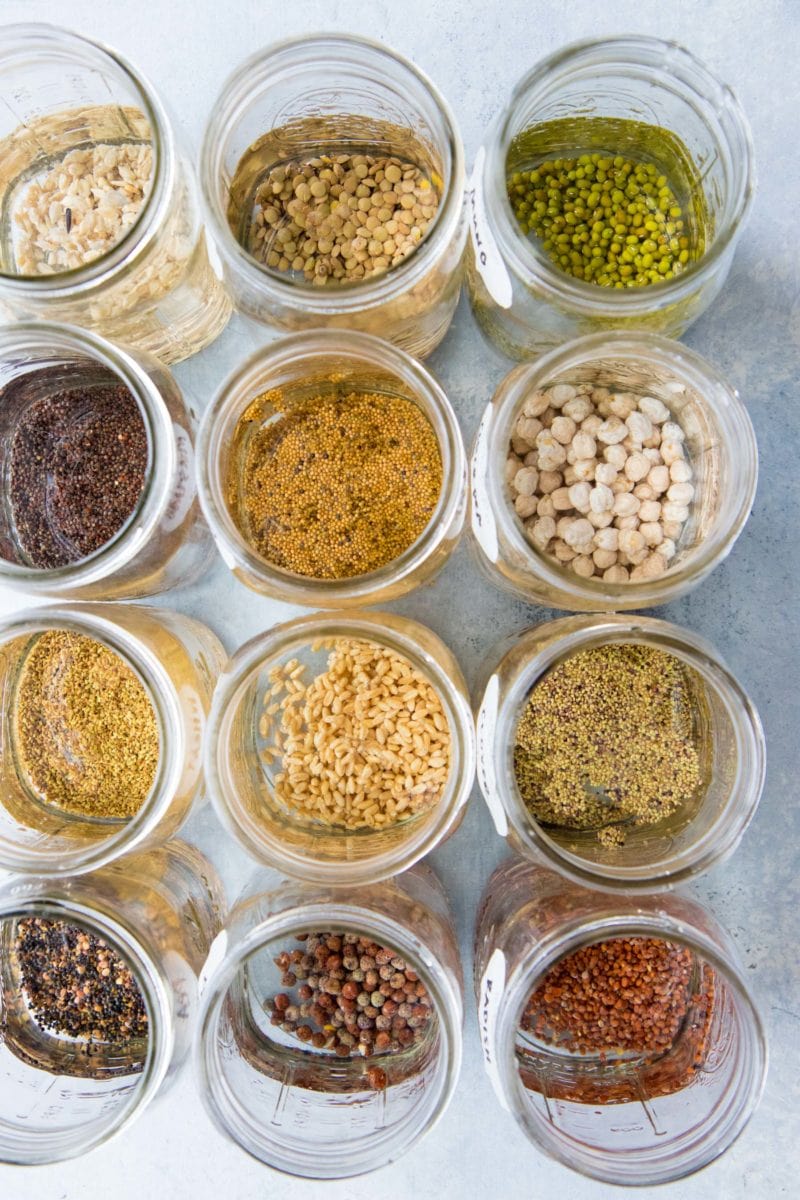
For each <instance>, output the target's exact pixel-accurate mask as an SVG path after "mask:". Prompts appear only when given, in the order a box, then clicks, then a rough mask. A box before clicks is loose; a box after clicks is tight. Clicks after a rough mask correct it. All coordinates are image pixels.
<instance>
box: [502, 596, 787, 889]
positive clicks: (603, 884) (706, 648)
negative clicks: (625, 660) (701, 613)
mask: <svg viewBox="0 0 800 1200" xmlns="http://www.w3.org/2000/svg"><path fill="white" fill-rule="evenodd" d="M537 635H538V637H539V638H541V639H544V640H541V641H540V640H538V638H537ZM525 636H526V635H523V637H525ZM528 636H531V639H532V643H533V644H532V653H530V654H528V655H526V657H525V660H524V661H523V662H520V663H519V665H517V666H516V668H514V669H513V674H512V675H511V678H510V679H509V681H508V684H507V692H506V696H505V698H504V701H503V706H502V710H501V712H500V713H498V716H497V722H496V728H495V730H494V733H493V737H492V744H491V747H489V748H487V751H486V752H487V754H491V755H492V756H493V758H494V762H495V768H494V769H495V771H496V774H497V785H498V788H499V791H500V799H501V803H502V805H503V809H504V810H505V815H506V818H507V821H508V823H509V825H510V826H511V827H512V828H513V830H514V833H515V835H516V837H517V839H518V840H519V843H521V845H522V847H524V851H523V852H524V853H525V854H527V855H529V856H531V855H532V856H533V857H535V858H537V859H541V858H542V857H543V858H544V859H545V861H546V862H547V863H548V865H549V866H550V867H554V868H555V869H557V871H558V872H559V873H560V874H561V875H566V876H567V878H569V879H571V880H573V881H574V882H576V883H580V884H583V885H584V886H586V885H589V886H591V887H594V888H599V889H601V890H608V891H616V890H617V889H619V888H622V889H624V890H627V891H634V892H642V891H651V892H652V891H661V890H664V889H669V888H672V887H674V886H676V885H677V884H679V883H681V882H685V881H686V880H688V879H691V878H693V877H695V876H696V875H699V874H700V873H702V872H703V871H706V870H708V869H709V868H710V867H711V866H714V865H717V864H718V863H720V862H722V861H724V859H726V858H727V857H728V856H729V855H730V854H732V853H733V851H734V850H735V849H736V847H737V846H738V844H739V841H740V840H741V838H742V836H743V834H744V832H745V830H746V829H747V826H748V825H749V823H750V821H751V820H752V818H753V815H754V814H755V810H756V808H757V806H758V801H759V799H760V796H761V791H762V789H763V785H764V778H765V773H766V762H765V752H764V734H763V730H762V727H761V722H760V719H759V716H758V713H757V711H756V709H755V708H754V706H753V704H752V702H751V700H750V698H749V697H748V696H747V694H746V692H745V691H744V690H743V689H742V687H741V686H740V684H739V683H738V682H737V680H736V679H735V678H734V677H733V676H732V675H731V674H730V673H729V672H728V670H727V669H726V668H725V666H724V665H723V664H722V663H721V662H720V661H719V660H718V658H717V657H716V654H715V651H714V650H713V648H712V647H711V645H710V644H709V643H708V642H706V641H705V639H704V638H701V637H699V636H698V635H696V634H694V633H692V632H690V631H689V630H685V629H681V628H679V627H678V626H675V625H671V624H669V623H668V622H666V621H660V620H656V619H655V618H651V617H640V618H635V617H632V618H630V619H628V618H625V617H622V616H618V617H617V616H613V615H609V616H608V617H604V616H599V617H596V618H594V619H588V618H582V617H565V618H561V619H559V620H556V621H552V622H547V623H546V624H545V625H544V626H539V627H538V628H537V629H534V630H532V631H531V633H530V635H528ZM624 644H635V645H643V646H649V647H651V648H653V649H655V650H659V651H662V652H664V653H667V654H669V655H671V656H672V657H674V658H675V659H677V660H679V661H680V662H682V663H683V664H685V666H686V667H688V668H689V669H690V671H691V672H692V673H693V675H695V676H696V677H697V679H698V681H699V683H700V686H701V687H702V688H703V689H704V690H705V691H706V693H707V695H708V696H712V697H713V699H714V702H715V703H716V704H718V705H719V707H720V711H721V712H722V713H723V714H724V716H725V719H726V720H727V721H728V722H729V730H728V733H729V736H730V738H731V740H732V742H733V744H734V746H735V770H734V773H733V774H732V776H731V777H730V778H728V779H727V787H726V790H725V793H724V795H722V796H721V797H719V798H717V801H716V809H715V811H712V812H711V813H710V814H708V812H706V813H705V814H704V808H707V805H708V804H709V803H710V801H709V799H708V797H709V789H710V786H711V783H712V780H711V779H709V780H707V781H706V782H705V784H704V785H703V791H702V793H701V795H700V796H699V797H698V800H699V803H698V805H697V810H696V812H694V813H693V814H690V816H689V820H688V823H687V824H686V826H685V829H684V830H683V831H678V832H670V833H664V834H659V832H658V828H657V826H656V827H653V829H652V830H651V831H650V832H649V833H648V837H647V842H648V846H647V851H648V853H647V855H645V856H644V861H640V862H634V863H630V862H629V863H628V864H626V863H625V862H624V861H620V860H622V859H624V857H625V853H624V852H625V846H623V847H622V848H621V850H611V851H605V852H603V853H602V854H601V853H600V844H599V843H598V844H597V846H596V847H595V846H594V845H592V847H591V848H592V850H593V851H594V852H595V854H596V857H589V855H588V854H587V853H581V852H579V851H578V850H576V849H571V848H570V846H569V845H567V844H563V843H562V841H561V840H560V839H559V836H558V833H557V830H556V828H555V827H550V828H548V827H546V826H544V825H543V824H541V823H540V822H539V821H538V820H537V818H536V817H535V816H533V815H532V814H531V813H530V812H529V811H528V809H527V808H526V805H525V803H524V801H523V799H522V796H521V794H520V791H519V787H518V785H517V782H516V777H515V774H514V767H513V761H512V760H513V746H514V743H515V738H516V729H517V725H518V722H519V719H520V717H521V715H522V713H523V711H524V709H525V705H526V703H527V701H528V698H529V697H530V695H531V692H532V690H533V688H534V687H535V686H536V684H537V683H538V682H539V681H540V680H541V679H542V678H543V677H544V676H545V675H546V674H547V673H548V672H549V671H551V670H552V669H553V668H554V667H556V666H558V665H560V664H561V663H563V662H565V661H567V660H568V659H570V658H572V657H573V656H574V655H575V654H578V653H580V652H582V651H587V650H591V649H596V648H598V647H601V646H606V645H624ZM512 653H514V651H512ZM694 703H695V701H694V699H693V704H694ZM707 737H708V738H709V742H710V746H711V751H712V752H713V749H714V740H715V738H716V734H715V732H714V730H712V729H709V731H708V733H707ZM715 765H716V764H715ZM704 816H705V817H707V818H708V824H707V825H706V826H705V828H702V827H700V826H699V824H698V823H699V822H700V820H701V818H703V817H704ZM634 830H635V826H634ZM573 832H575V831H571V830H565V831H564V833H565V834H570V835H571V834H572V833H573ZM590 832H591V831H590ZM681 833H685V837H684V838H683V843H684V844H683V845H680V841H681ZM657 837H660V838H661V839H662V840H663V845H662V846H661V847H659V846H658V845H657V843H656V839H657ZM572 840H573V842H574V841H575V839H574V838H573V839H572ZM565 841H566V838H565ZM650 843H652V844H653V846H652V848H651V846H650Z"/></svg>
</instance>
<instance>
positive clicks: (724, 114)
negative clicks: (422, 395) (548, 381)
mask: <svg viewBox="0 0 800 1200" xmlns="http://www.w3.org/2000/svg"><path fill="white" fill-rule="evenodd" d="M590 117H607V118H612V119H622V120H634V121H641V120H644V121H645V122H646V123H647V124H649V125H652V126H659V127H661V128H662V129H666V130H668V131H669V132H670V133H672V134H673V135H677V137H678V138H680V140H681V141H682V143H683V145H684V146H685V148H686V150H687V151H688V153H689V157H690V160H691V164H692V167H693V175H694V178H693V180H692V191H693V192H695V191H696V193H697V199H698V201H700V202H701V203H702V204H703V207H704V209H705V221H704V224H705V225H706V227H707V228H706V239H705V241H706V247H705V249H704V252H703V253H702V255H701V257H700V258H699V259H698V260H697V261H696V262H694V263H690V264H689V265H688V266H687V267H686V269H685V270H684V271H683V272H682V273H681V274H679V275H676V276H675V277H674V278H672V279H669V280H666V281H664V282H662V283H657V284H652V285H645V286H640V287H631V288H621V289H620V288H612V287H601V286H599V285H597V284H593V283H588V282H586V281H584V280H580V279H576V278H574V277H573V276H572V275H569V274H567V272H566V271H562V270H560V269H559V268H558V267H556V266H555V265H554V264H553V263H552V262H551V261H550V259H549V258H548V256H547V254H546V253H545V251H544V250H543V249H541V247H540V246H539V245H538V244H537V243H535V242H534V240H533V239H532V238H530V237H529V236H528V235H526V234H524V233H523V232H522V230H521V229H520V228H519V225H518V223H517V220H516V217H515V215H514V213H513V211H512V208H511V205H510V203H509V201H508V197H507V193H506V178H507V175H508V174H509V173H510V172H513V171H515V170H524V169H526V168H530V167H531V166H532V165H534V164H533V163H530V162H525V161H523V159H520V160H519V161H515V155H517V154H518V151H517V149H516V146H517V145H518V143H515V139H517V138H518V137H519V135H520V134H524V133H525V132H526V131H528V130H530V129H531V128H533V127H537V126H539V125H541V124H542V123H543V122H546V121H551V120H556V119H558V120H564V121H566V120H569V119H570V118H575V119H578V118H581V119H586V118H590ZM593 149H596V150H600V151H601V152H607V151H614V150H615V148H614V147H611V146H597V147H593ZM550 150H551V152H552V153H554V154H567V155H569V154H570V153H575V152H577V153H579V154H582V153H584V152H585V150H586V147H584V146H580V147H577V146H574V145H571V144H569V142H568V140H567V142H561V141H558V142H556V143H554V144H553V146H552V147H551V148H550ZM509 152H511V154H510V153H509ZM519 153H522V152H521V151H519ZM523 158H524V154H523ZM754 188H755V179H754V167H753V147H752V139H751V135H750V129H749V126H748V124H747V120H746V118H745V116H744V114H743V112H742V110H741V108H740V107H739V103H738V101H737V100H736V97H735V96H734V95H733V93H732V92H731V90H730V88H728V87H726V86H725V85H724V84H722V83H721V82H720V81H719V80H718V79H717V78H716V76H714V75H713V74H712V73H711V72H710V71H709V70H708V68H707V67H705V66H704V65H703V64H702V63H701V62H699V61H698V60H697V59H696V58H695V57H694V55H692V54H690V53H689V52H688V51H687V50H684V49H682V48H681V47H680V46H677V45H675V43H673V42H664V41H660V40H659V39H658V38H651V37H634V36H631V37H624V38H614V39H610V40H607V41H586V42H578V43H576V44H574V45H571V46H567V47H566V48H564V49H562V50H559V51H558V52H557V53H555V54H553V55H551V56H550V57H548V58H545V59H543V60H542V61H541V62H540V63H539V64H538V65H537V66H535V67H534V68H533V69H532V70H531V71H530V72H529V73H528V74H527V75H526V76H525V77H524V78H523V79H521V80H520V82H519V83H518V84H517V86H516V87H515V89H514V91H513V93H512V95H511V100H510V102H509V104H508V106H507V108H506V109H505V110H504V111H503V112H502V113H501V114H500V116H499V117H498V119H497V120H496V121H495V123H494V125H493V126H492V128H491V129H490V131H489V133H488V134H487V136H486V139H485V141H484V144H483V146H482V147H481V148H480V150H479V151H478V153H477V155H476V158H475V166H474V169H473V174H472V179H471V182H470V184H469V187H468V192H467V196H468V204H469V209H470V217H471V235H472V236H471V238H470V249H469V251H468V259H467V278H468V282H469V289H470V295H471V299H472V306H473V311H474V313H475V316H476V318H477V320H478V322H479V324H480V326H481V328H482V329H483V331H484V332H485V333H486V334H487V335H488V336H489V337H490V338H491V340H492V341H493V342H494V343H495V344H496V345H497V346H498V347H499V349H501V350H502V351H503V353H505V354H508V355H509V356H510V357H511V358H518V359H526V358H534V357H535V356H536V355H538V354H541V353H543V352H544V351H545V350H548V349H552V348H553V347H555V346H557V345H559V344H560V343H561V342H564V341H566V340H567V339H569V338H573V337H577V336H579V335H580V334H584V333H592V332H594V331H597V330H602V329H612V328H627V329H631V328H633V329H648V330H652V331H653V332H657V333H663V334H667V335H668V336H670V337H678V336H679V335H680V334H681V333H683V332H684V330H685V329H686V328H687V327H688V326H689V325H690V324H691V323H692V321H694V320H696V318H697V317H699V316H700V314H701V313H703V312H704V311H705V310H706V308H708V306H709V304H710V303H711V302H712V300H713V299H714V298H715V296H716V295H717V294H718V292H719V291H720V288H721V287H722V285H723V283H724V282H725V279H726V278H727V275H728V271H729V269H730V265H731V261H732V259H733V253H734V249H735V246H736V242H737V240H738V238H739V235H740V234H741V232H742V229H743V228H744V223H745V219H746V217H747V215H748V212H749V209H750V204H751V202H752V198H753V193H754Z"/></svg>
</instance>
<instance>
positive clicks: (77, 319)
mask: <svg viewBox="0 0 800 1200" xmlns="http://www.w3.org/2000/svg"><path fill="white" fill-rule="evenodd" d="M0 97H2V98H3V99H4V100H5V103H4V105H3V113H2V116H0V212H1V213H2V220H0V313H2V314H4V315H5V318H6V320H26V319H29V318H36V319H41V320H50V321H63V322H67V323H69V324H74V325H82V326H85V327H87V328H89V329H92V330H94V331H96V332H98V333H102V334H103V335H104V336H105V337H109V338H112V339H113V340H114V341H120V342H123V343H125V344H129V345H133V346H136V347H138V348H140V349H142V350H147V351H149V352H150V353H151V354H154V355H155V356H156V357H157V358H160V359H161V360H162V361H163V362H170V363H171V362H179V361H180V360H181V359H184V358H188V357H189V356H190V355H191V354H196V353H197V351H198V350H202V348H203V347H204V346H207V345H208V344H209V342H212V341H213V340H214V338H215V337H217V335H218V334H219V333H220V332H221V331H222V329H223V328H224V327H225V324H226V322H227V320H228V318H229V316H230V312H231V307H230V302H229V300H228V298H227V295H226V293H225V290H224V288H223V285H222V281H221V271H219V270H218V266H217V263H218V260H217V255H216V251H215V250H214V248H213V246H212V245H211V244H210V243H208V242H207V241H206V235H205V233H204V231H203V226H202V220H201V215H200V206H199V197H198V189H197V182H196V179H195V176H194V171H193V168H192V165H191V162H190V159H189V157H188V156H187V154H186V151H185V150H184V149H183V147H182V146H181V144H180V142H179V139H178V138H177V137H176V134H175V131H174V129H173V126H172V124H171V121H170V119H169V117H168V115H167V113H166V111H165V109H164V107H163V105H162V102H161V100H160V99H159V97H158V96H157V95H156V93H155V92H154V91H153V88H152V87H151V85H150V84H149V82H147V80H145V79H144V78H143V77H142V76H141V74H140V73H139V72H138V71H136V70H135V69H134V68H133V67H132V66H131V65H130V64H129V63H127V62H126V61H125V59H123V58H121V57H120V56H119V55H118V54H117V53H116V51H112V50H109V49H107V48H106V47H105V46H101V45H98V44H96V43H95V42H91V41H89V40H87V39H86V38H83V37H79V36H78V35H77V34H74V33H70V32H69V31H68V30H66V29H60V28H58V27H56V26H53V25H39V24H24V25H7V26H6V27H5V28H4V29H3V31H2V38H0ZM95 146H101V147H105V146H110V147H112V148H113V147H122V146H129V147H132V148H136V147H140V146H149V147H151V148H152V168H151V171H150V177H149V182H148V183H147V184H146V186H145V189H144V190H145V195H144V198H143V200H142V201H141V207H140V209H139V211H138V213H136V214H134V215H133V216H132V217H131V219H129V220H128V219H127V218H126V219H125V222H124V223H123V224H122V225H121V236H120V237H119V239H118V240H117V241H116V243H115V244H109V245H107V246H105V245H103V244H102V234H103V227H104V222H105V220H106V217H105V214H106V212H107V211H108V212H113V211H115V210H116V209H119V208H120V207H121V206H122V205H123V204H124V201H125V198H126V193H125V188H126V181H128V180H130V179H131V170H132V169H131V167H130V166H129V165H128V164H123V166H124V168H125V170H126V171H128V172H129V174H128V175H127V176H126V175H124V174H123V172H122V169H120V172H119V174H120V177H121V181H118V182H119V186H117V187H116V188H114V189H111V190H110V191H109V192H108V195H109V197H110V198H109V200H108V204H107V205H106V204H105V202H104V207H103V208H102V209H101V208H100V207H98V208H97V209H96V210H95V212H94V215H93V216H92V217H91V220H92V221H93V222H94V224H93V227H92V230H91V238H95V236H96V234H97V233H98V231H99V234H100V235H101V237H100V239H99V240H100V242H101V245H100V246H99V247H98V246H97V245H94V247H93V246H92V241H91V240H87V241H86V244H85V245H84V244H83V240H84V232H83V231H81V232H80V233H79V230H81V221H79V219H78V217H79V213H80V212H81V208H80V206H81V205H82V204H83V203H84V199H85V198H86V197H87V196H88V194H89V190H90V186H91V178H87V177H86V176H81V174H80V171H81V164H80V163H79V162H78V159H77V158H76V155H77V156H78V158H79V157H80V155H81V153H82V152H86V151H91V150H92V149H93V147H95ZM68 156H71V157H70V158H68ZM65 159H67V163H66V164H65V162H64V160H65ZM59 165H60V166H61V167H62V168H63V169H62V172H61V175H60V176H58V177H56V180H57V181H58V180H59V179H63V181H64V184H63V185H61V186H60V191H61V192H63V193H64V196H63V200H64V202H65V203H64V205H63V219H64V222H65V224H64V241H63V245H64V247H65V249H64V251H63V253H62V250H61V247H55V245H54V249H53V253H52V254H50V251H49V250H48V254H50V259H49V260H48V261H47V262H46V263H44V264H42V265H43V266H44V267H45V270H44V271H40V270H39V265H38V264H37V263H35V262H34V261H32V260H31V256H30V254H28V253H27V249H26V250H25V251H23V249H22V246H23V242H22V241H21V240H20V239H21V238H23V237H27V238H28V240H29V241H30V240H33V241H34V244H39V243H38V242H37V239H38V238H39V237H40V236H41V231H42V229H43V228H46V225H45V224H43V222H45V221H55V220H58V221H60V220H61V219H62V217H61V209H60V205H61V201H60V200H59V199H57V198H56V199H55V200H54V203H55V209H54V216H50V215H49V212H48V213H47V214H45V213H44V212H39V211H37V210H36V209H35V208H34V207H33V204H32V203H31V205H30V206H28V205H27V204H26V196H27V195H28V194H29V189H30V188H31V186H32V185H36V183H37V180H39V179H43V178H45V176H44V175H43V172H48V173H52V172H54V171H55V170H56V169H57V168H58V167H59ZM98 169H102V170H104V171H105V170H106V164H105V160H103V164H102V167H101V168H100V167H99V168H98ZM70 176H71V177H73V178H74V185H73V184H72V183H70V182H69V177H70ZM84 185H85V188H84ZM131 187H133V184H131ZM51 194H52V195H53V196H54V197H57V196H58V195H59V194H60V193H59V192H52V193H51ZM129 194H130V195H133V192H131V193H129ZM40 200H41V202H42V203H44V200H42V198H41V197H38V196H37V203H38V202H39V201H40ZM66 201H71V203H72V207H70V204H68V203H66ZM26 213H27V214H28V216H29V219H30V224H29V225H26V224H25V216H26ZM18 218H19V220H18ZM109 219H110V217H109ZM73 223H74V229H73ZM50 233H51V230H50V229H47V231H46V238H47V239H48V240H49V238H50ZM71 235H72V238H71V240H70V237H71ZM85 238H86V239H90V233H89V232H86V233H85ZM56 240H57V239H56ZM25 244H26V243H25ZM87 250H92V251H93V252H94V251H97V250H99V251H100V252H99V253H98V256H97V257H95V258H93V259H91V260H90V261H86V257H87V255H86V251H87ZM62 259H65V260H66V261H62Z"/></svg>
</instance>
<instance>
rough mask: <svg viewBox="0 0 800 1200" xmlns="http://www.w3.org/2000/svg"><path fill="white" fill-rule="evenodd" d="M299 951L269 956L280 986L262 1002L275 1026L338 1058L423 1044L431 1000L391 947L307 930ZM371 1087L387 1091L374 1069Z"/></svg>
mask: <svg viewBox="0 0 800 1200" xmlns="http://www.w3.org/2000/svg"><path fill="white" fill-rule="evenodd" d="M298 941H300V942H301V945H302V949H295V950H283V951H281V953H280V954H278V955H277V957H276V958H275V963H276V965H277V966H278V967H279V968H280V969H281V971H282V972H283V975H282V978H281V982H282V983H283V986H284V987H286V988H290V989H294V988H295V987H296V989H297V990H296V995H295V997H294V998H293V997H292V996H291V995H289V994H288V993H287V992H279V993H278V995H277V996H273V997H272V999H271V1000H269V1001H267V1007H268V1008H269V1009H270V1010H271V1012H272V1016H271V1018H270V1019H271V1021H272V1024H273V1025H279V1026H280V1027H281V1029H282V1030H283V1031H284V1033H290V1034H292V1035H293V1036H294V1037H296V1038H298V1039H299V1040H300V1041H301V1042H306V1043H307V1044H308V1045H310V1046H313V1047H314V1048H315V1049H316V1050H330V1051H332V1052H333V1053H334V1054H336V1055H338V1056H339V1057H340V1058H352V1057H354V1056H355V1055H361V1056H362V1058H368V1057H371V1056H373V1055H382V1054H392V1053H397V1052H398V1051H402V1050H407V1049H408V1048H409V1047H410V1046H413V1045H415V1044H416V1043H417V1042H420V1041H422V1039H423V1038H424V1036H425V1031H426V1029H427V1027H428V1026H429V1024H430V1022H431V1018H432V1017H433V1015H434V1014H433V1007H432V1003H431V998H430V996H429V995H428V991H427V989H426V987H425V984H424V983H423V982H422V981H421V980H420V978H419V976H418V975H417V973H416V971H412V970H411V968H410V967H409V966H408V964H407V963H406V961H405V959H404V958H402V957H401V956H400V955H399V954H397V953H396V952H395V951H394V950H391V949H389V948H388V947H386V946H380V945H378V943H377V942H373V941H372V939H371V938H368V937H360V936H359V935H358V934H355V933H342V934H339V933H311V934H307V935H306V936H305V937H304V938H298ZM369 1079H370V1083H371V1085H372V1086H373V1087H374V1088H376V1089H382V1088H384V1087H385V1086H386V1082H387V1080H386V1074H385V1072H384V1071H383V1070H381V1069H380V1068H376V1067H372V1068H370V1072H369Z"/></svg>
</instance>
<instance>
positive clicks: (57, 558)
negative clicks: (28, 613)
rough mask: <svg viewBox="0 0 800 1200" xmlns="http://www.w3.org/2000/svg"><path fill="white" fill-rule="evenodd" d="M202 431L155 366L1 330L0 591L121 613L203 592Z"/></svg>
mask: <svg viewBox="0 0 800 1200" xmlns="http://www.w3.org/2000/svg"><path fill="white" fill-rule="evenodd" d="M194 427H195V422H194V415H193V413H192V412H191V410H190V409H189V407H188V406H187V404H186V401H185V400H184V398H183V396H182V394H181V391H180V389H179V388H178V385H177V383H176V382H175V379H174V378H173V376H172V374H171V373H170V372H169V371H168V370H167V369H166V368H165V367H162V366H161V365H160V364H159V363H158V362H157V360H156V359H154V358H152V357H150V356H149V355H146V354H143V353H142V352H141V351H131V350H123V349H121V348H119V347H117V346H114V345H112V344H111V343H110V342H106V341H104V340H103V339H102V338H99V337H97V336H96V335H94V334H91V333H87V332H85V331H83V330H79V329H74V328H70V327H68V326H58V325H51V324H49V323H44V322H41V323H39V322H36V323H34V322H30V323H19V324H16V325H13V326H11V327H9V328H7V329H4V330H0V477H2V479H3V481H4V488H3V496H4V503H3V505H2V507H1V508H0V580H2V582H3V583H6V584H8V585H9V586H11V587H15V588H19V589H22V590H25V591H27V592H33V593H41V594H45V595H51V596H63V597H70V598H71V597H80V598H85V599H99V600H116V599H130V598H132V597H137V596H149V595H153V594H156V593H159V592H164V591H167V590H168V589H170V588H172V587H176V586H177V585H179V584H180V585H184V584H186V583H188V582H191V581H192V580H194V579H196V578H197V576H198V575H199V574H200V573H201V571H202V570H203V568H204V567H205V566H206V565H207V563H208V561H209V556H210V555H211V554H212V553H213V543H212V540H211V537H210V535H209V532H208V529H207V527H206V525H205V522H204V521H203V518H202V514H201V512H200V505H199V502H198V500H197V494H196V483H195V470H194V444H193V443H194ZM126 509H127V511H126Z"/></svg>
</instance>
